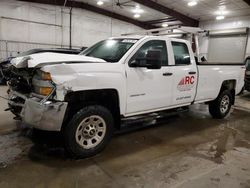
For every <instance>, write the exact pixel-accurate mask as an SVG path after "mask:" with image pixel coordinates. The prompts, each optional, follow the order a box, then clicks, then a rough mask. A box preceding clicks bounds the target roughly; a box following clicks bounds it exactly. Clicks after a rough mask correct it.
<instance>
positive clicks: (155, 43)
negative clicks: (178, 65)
mask: <svg viewBox="0 0 250 188" xmlns="http://www.w3.org/2000/svg"><path fill="white" fill-rule="evenodd" d="M148 50H161V52H162V66H167V65H168V54H167V47H166V42H165V41H163V40H151V41H148V42H146V43H145V44H143V45H142V47H141V48H140V49H139V50H138V51H137V52H136V53H135V55H134V56H133V57H132V58H131V59H130V62H131V61H133V60H135V59H144V58H146V56H147V52H148Z"/></svg>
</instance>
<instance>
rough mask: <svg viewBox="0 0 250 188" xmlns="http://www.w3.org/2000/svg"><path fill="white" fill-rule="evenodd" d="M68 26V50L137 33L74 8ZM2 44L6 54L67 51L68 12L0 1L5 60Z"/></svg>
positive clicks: (125, 25)
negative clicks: (43, 49) (45, 49)
mask: <svg viewBox="0 0 250 188" xmlns="http://www.w3.org/2000/svg"><path fill="white" fill-rule="evenodd" d="M9 18H14V19H22V20H25V21H20V20H13V19H9ZM30 21H31V22H42V23H44V24H38V23H31V22H30ZM48 24H50V25H48ZM72 26H73V27H72V46H75V47H80V46H90V45H92V44H94V43H96V42H97V41H100V40H102V39H106V38H108V37H111V36H119V35H120V34H122V33H127V32H134V31H138V30H141V28H139V27H137V26H135V25H132V24H129V23H126V22H122V21H119V20H116V19H111V18H109V17H106V16H103V15H100V14H96V13H93V12H90V11H86V10H83V9H76V8H74V9H73V14H72ZM3 41H8V49H7V50H8V51H12V52H13V53H14V52H17V51H24V50H28V49H30V48H36V47H61V46H62V47H68V46H69V8H67V7H66V8H63V7H59V6H50V5H43V4H36V3H27V2H20V1H15V0H1V1H0V42H1V43H0V52H1V53H0V58H1V56H2V57H3V56H7V54H6V53H5V51H6V43H5V42H3ZM11 41H12V42H11ZM13 41H15V42H13ZM22 42H25V43H22ZM40 43H41V44H40ZM46 44H48V45H46Z"/></svg>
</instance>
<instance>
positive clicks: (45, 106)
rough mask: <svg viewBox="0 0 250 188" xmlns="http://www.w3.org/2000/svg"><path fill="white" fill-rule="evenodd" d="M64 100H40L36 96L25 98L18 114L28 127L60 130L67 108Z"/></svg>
mask: <svg viewBox="0 0 250 188" xmlns="http://www.w3.org/2000/svg"><path fill="white" fill-rule="evenodd" d="M67 105H68V103H66V102H51V101H46V102H44V103H41V102H40V99H38V98H35V97H34V98H29V99H26V101H25V103H24V107H23V109H22V111H21V114H20V116H21V117H22V120H23V122H24V123H26V124H27V125H28V126H29V127H32V128H36V129H40V130H46V131H60V130H61V127H62V123H63V119H64V115H65V112H66V109H67Z"/></svg>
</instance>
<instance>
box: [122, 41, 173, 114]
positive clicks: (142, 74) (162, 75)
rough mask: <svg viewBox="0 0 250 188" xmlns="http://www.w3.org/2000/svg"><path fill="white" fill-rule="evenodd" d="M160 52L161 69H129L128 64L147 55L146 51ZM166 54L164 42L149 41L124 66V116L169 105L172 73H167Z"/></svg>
mask: <svg viewBox="0 0 250 188" xmlns="http://www.w3.org/2000/svg"><path fill="white" fill-rule="evenodd" d="M152 49H157V50H161V51H162V67H161V69H148V68H144V67H130V62H132V61H133V60H135V59H137V58H140V59H143V58H145V57H146V55H147V51H148V50H152ZM167 65H168V52H167V47H166V41H165V40H149V41H147V42H145V43H144V44H142V45H141V46H140V47H139V48H138V50H137V51H136V52H135V54H134V55H132V57H131V58H130V59H129V60H128V62H127V64H126V74H127V108H126V115H128V116H129V115H135V114H140V113H141V112H143V113H145V111H149V112H150V111H154V110H157V109H160V108H165V107H166V106H169V105H170V104H171V99H172V91H171V87H172V81H173V77H172V73H171V72H169V70H170V68H169V67H168V66H167Z"/></svg>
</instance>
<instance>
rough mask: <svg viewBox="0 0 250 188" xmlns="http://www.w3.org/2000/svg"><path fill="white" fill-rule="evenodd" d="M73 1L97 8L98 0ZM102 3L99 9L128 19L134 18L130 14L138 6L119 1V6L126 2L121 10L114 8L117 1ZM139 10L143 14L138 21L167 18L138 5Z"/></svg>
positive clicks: (133, 3)
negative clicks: (141, 10)
mask: <svg viewBox="0 0 250 188" xmlns="http://www.w3.org/2000/svg"><path fill="white" fill-rule="evenodd" d="M75 1H79V2H85V3H88V4H91V5H94V6H97V1H98V0H75ZM103 2H104V4H103V5H102V6H99V7H100V8H104V9H106V10H109V11H112V12H115V13H118V14H121V15H124V16H127V17H130V18H134V13H133V12H132V10H133V9H134V7H135V6H136V5H138V3H135V2H133V1H129V2H128V0H120V3H121V4H122V3H125V2H128V3H126V4H125V6H122V8H121V7H119V6H116V2H117V0H103ZM127 5H128V6H127ZM130 5H131V6H130ZM132 6H134V7H132ZM140 8H141V9H143V10H144V12H143V13H142V14H141V17H140V18H137V19H138V20H139V21H149V20H157V19H162V18H165V17H166V16H167V15H166V14H163V13H161V12H158V11H156V10H153V9H151V8H148V7H145V6H143V5H140Z"/></svg>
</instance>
